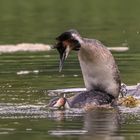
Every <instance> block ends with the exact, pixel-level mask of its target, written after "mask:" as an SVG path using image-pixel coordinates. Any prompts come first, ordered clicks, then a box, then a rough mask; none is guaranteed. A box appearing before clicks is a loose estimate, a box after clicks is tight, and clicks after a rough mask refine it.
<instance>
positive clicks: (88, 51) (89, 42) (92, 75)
mask: <svg viewBox="0 0 140 140" xmlns="http://www.w3.org/2000/svg"><path fill="white" fill-rule="evenodd" d="M56 40H57V41H58V42H57V44H56V45H55V48H56V49H57V50H58V52H59V54H60V65H59V71H61V70H62V67H63V64H64V61H65V60H66V58H67V57H68V55H69V52H70V51H71V50H75V51H78V59H79V62H80V67H81V70H82V74H83V79H84V83H85V87H86V89H87V91H85V92H82V93H79V94H77V95H75V96H73V97H71V98H68V99H66V98H59V99H54V100H52V101H51V102H50V104H49V105H50V106H55V107H60V106H62V105H66V103H67V105H68V106H69V107H83V106H84V105H86V104H95V105H104V104H110V103H112V102H113V101H114V100H116V99H117V98H118V96H119V93H120V87H121V80H120V75H119V70H118V66H117V65H116V62H115V60H114V57H113V56H112V54H111V52H110V51H109V50H108V49H107V48H106V47H105V46H104V45H103V44H102V43H101V42H100V41H98V40H95V39H88V38H83V37H81V36H80V34H79V33H78V32H77V31H76V30H68V31H66V32H64V33H62V34H61V35H60V36H58V37H57V38H56Z"/></svg>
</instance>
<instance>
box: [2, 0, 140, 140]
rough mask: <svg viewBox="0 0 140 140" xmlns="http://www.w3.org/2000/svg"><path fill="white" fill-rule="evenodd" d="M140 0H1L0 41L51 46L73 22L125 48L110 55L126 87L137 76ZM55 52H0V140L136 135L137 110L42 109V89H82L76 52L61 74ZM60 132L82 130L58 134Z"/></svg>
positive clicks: (45, 99)
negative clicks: (75, 110)
mask: <svg viewBox="0 0 140 140" xmlns="http://www.w3.org/2000/svg"><path fill="white" fill-rule="evenodd" d="M139 5H140V1H139V0H134V1H131V0H114V1H112V0H107V1H103V0H86V1H81V0H71V1H66V0H42V1H40V0H12V1H11V0H0V44H2V45H3V44H17V43H46V44H52V43H55V40H54V39H55V37H56V36H57V35H58V34H60V33H61V32H63V31H65V30H67V29H70V28H75V29H77V30H78V31H79V32H80V33H81V35H82V36H85V37H89V38H96V39H98V40H100V41H102V42H103V43H104V44H105V45H106V46H112V47H113V46H128V47H129V51H127V52H122V53H113V55H114V57H115V59H116V61H117V63H118V66H119V69H120V72H121V77H122V81H123V82H125V83H126V84H128V85H133V84H136V83H138V82H139V81H140V73H139V69H140V62H139V61H140V49H139V46H140V26H139V25H140V17H139V13H140V9H139ZM58 58H59V56H58V53H57V52H56V51H50V52H34V53H33V52H30V53H29V52H18V53H11V54H9V53H7V54H0V139H1V140H3V139H4V140H22V139H24V140H25V139H26V140H28V139H30V140H45V139H56V138H57V139H69V140H72V139H73V140H77V139H83V140H84V139H89V140H91V139H95V140H96V139H98V140H99V139H102V140H103V139H114V140H115V139H127V140H129V139H130V140H132V139H133V140H138V139H139V136H140V111H139V109H138V110H135V112H133V111H132V110H133V109H130V110H129V109H127V110H126V111H124V110H123V109H122V110H119V111H114V110H94V111H91V112H89V113H86V114H83V113H73V112H59V111H57V112H49V111H48V109H47V108H46V107H45V105H46V104H47V103H48V100H49V99H50V97H48V95H47V90H49V89H59V88H71V87H84V83H83V79H82V74H81V70H80V67H79V63H78V60H77V55H76V53H75V52H73V53H71V55H70V57H69V58H68V60H67V62H66V63H65V66H64V70H63V72H62V73H59V72H58V62H59V60H58ZM23 71H28V72H29V73H28V74H20V72H23ZM53 113H54V114H53ZM54 130H57V134H56V133H55V134H54V133H52V132H54ZM61 130H78V132H79V131H80V130H84V131H86V133H84V134H81V133H78V134H73V133H69V134H67V133H66V132H65V133H64V134H65V135H63V134H62V132H61V135H58V132H59V134H60V131H61Z"/></svg>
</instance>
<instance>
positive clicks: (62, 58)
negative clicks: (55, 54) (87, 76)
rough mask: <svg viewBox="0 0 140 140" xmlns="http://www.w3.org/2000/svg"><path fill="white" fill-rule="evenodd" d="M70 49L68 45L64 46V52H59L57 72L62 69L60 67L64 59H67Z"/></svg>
mask: <svg viewBox="0 0 140 140" xmlns="http://www.w3.org/2000/svg"><path fill="white" fill-rule="evenodd" d="M70 51H71V48H70V46H66V48H65V50H64V52H63V53H62V54H60V62H59V72H61V71H62V68H63V65H64V61H65V60H66V59H67V57H68V55H69V53H70Z"/></svg>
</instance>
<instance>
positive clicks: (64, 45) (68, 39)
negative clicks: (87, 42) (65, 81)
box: [54, 30, 82, 72]
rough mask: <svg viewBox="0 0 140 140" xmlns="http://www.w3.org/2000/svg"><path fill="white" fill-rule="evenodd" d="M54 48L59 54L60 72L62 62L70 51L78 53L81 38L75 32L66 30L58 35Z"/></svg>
mask: <svg viewBox="0 0 140 140" xmlns="http://www.w3.org/2000/svg"><path fill="white" fill-rule="evenodd" d="M56 40H57V43H56V45H55V46H54V48H56V49H57V50H58V52H59V54H60V63H59V72H61V71H62V68H63V64H64V61H65V60H66V59H67V57H68V55H69V53H70V52H71V50H75V51H78V50H79V49H80V47H81V42H82V38H81V36H80V34H79V33H78V32H77V31H76V30H68V31H66V32H64V33H62V34H60V35H59V36H58V37H57V38H56Z"/></svg>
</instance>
